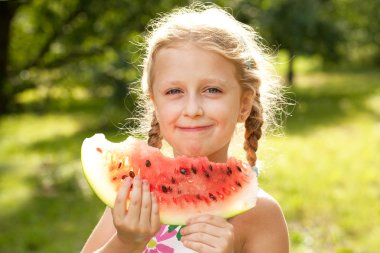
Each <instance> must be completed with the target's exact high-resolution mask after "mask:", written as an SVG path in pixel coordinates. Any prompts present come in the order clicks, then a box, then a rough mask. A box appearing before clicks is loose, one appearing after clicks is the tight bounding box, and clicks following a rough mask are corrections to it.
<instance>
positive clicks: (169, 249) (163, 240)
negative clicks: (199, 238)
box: [143, 225, 195, 253]
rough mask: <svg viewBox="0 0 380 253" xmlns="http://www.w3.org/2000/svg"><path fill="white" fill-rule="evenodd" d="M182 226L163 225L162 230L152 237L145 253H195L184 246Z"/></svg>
mask: <svg viewBox="0 0 380 253" xmlns="http://www.w3.org/2000/svg"><path fill="white" fill-rule="evenodd" d="M181 228H182V226H176V225H162V226H161V228H160V231H158V233H157V234H156V235H155V236H154V237H152V239H150V241H149V242H148V244H147V245H146V247H145V250H144V251H143V253H194V252H195V251H193V250H191V249H189V248H186V247H185V246H183V244H182V242H181V241H180V240H181V233H180V230H181Z"/></svg>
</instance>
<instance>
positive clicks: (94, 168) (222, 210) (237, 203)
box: [81, 134, 258, 225]
mask: <svg viewBox="0 0 380 253" xmlns="http://www.w3.org/2000/svg"><path fill="white" fill-rule="evenodd" d="M134 141H136V139H134V138H133V137H129V138H127V140H125V141H123V142H121V143H113V142H110V141H108V140H107V139H106V137H105V136H104V134H95V135H94V136H92V137H90V138H86V139H85V140H84V141H83V144H82V148H81V160H82V169H83V173H84V176H85V177H86V179H87V182H88V183H89V185H90V187H91V188H92V190H93V191H94V192H95V194H96V195H97V196H98V197H99V199H100V200H101V201H102V202H104V203H105V204H106V205H107V206H108V207H110V208H113V206H114V202H115V199H116V195H117V191H116V190H115V186H114V184H113V183H111V182H110V180H105V178H106V179H107V178H109V175H108V171H107V170H105V169H104V168H105V167H106V166H107V159H108V158H107V155H111V154H110V153H109V152H103V153H100V152H98V151H97V150H96V148H97V147H100V148H101V149H102V150H103V151H107V150H113V149H115V148H117V149H120V150H121V151H123V152H126V151H127V149H128V147H133V144H132V142H134ZM126 153H127V152H126ZM250 177H251V178H250V183H249V184H247V185H245V187H244V188H243V189H241V190H240V191H239V192H237V193H234V196H233V197H234V198H230V200H229V201H226V200H224V201H221V202H219V203H213V206H212V207H211V208H209V209H208V210H207V212H206V213H208V214H212V215H217V216H221V217H223V218H226V219H227V218H230V217H233V216H236V215H238V214H241V213H243V212H246V211H247V210H249V209H251V208H253V207H254V206H255V205H256V199H257V193H258V182H257V176H256V173H253V172H252V173H250ZM95 183H96V185H95ZM201 213H204V210H197V208H196V207H194V208H187V209H185V210H184V209H181V211H180V212H179V211H178V210H174V209H172V210H170V209H169V210H168V209H165V212H163V211H162V210H160V220H161V222H162V223H163V224H173V225H184V224H185V223H186V221H187V220H188V219H189V218H190V217H193V216H196V215H198V214H201Z"/></svg>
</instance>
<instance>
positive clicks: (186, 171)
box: [179, 168, 189, 175]
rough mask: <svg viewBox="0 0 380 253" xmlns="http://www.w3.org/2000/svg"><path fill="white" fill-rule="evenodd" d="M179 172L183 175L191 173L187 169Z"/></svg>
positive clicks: (181, 169)
mask: <svg viewBox="0 0 380 253" xmlns="http://www.w3.org/2000/svg"><path fill="white" fill-rule="evenodd" d="M179 172H181V174H182V175H187V174H188V173H189V171H188V169H186V168H180V169H179Z"/></svg>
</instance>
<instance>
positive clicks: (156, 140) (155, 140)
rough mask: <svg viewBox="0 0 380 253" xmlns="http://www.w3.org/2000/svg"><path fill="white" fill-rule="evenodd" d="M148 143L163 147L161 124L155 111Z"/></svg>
mask: <svg viewBox="0 0 380 253" xmlns="http://www.w3.org/2000/svg"><path fill="white" fill-rule="evenodd" d="M148 145H149V146H152V147H156V148H161V146H162V136H161V132H160V124H159V123H158V120H157V117H156V113H155V112H153V117H152V122H151V123H150V130H149V132H148Z"/></svg>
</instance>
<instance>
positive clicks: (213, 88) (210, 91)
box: [205, 87, 222, 93]
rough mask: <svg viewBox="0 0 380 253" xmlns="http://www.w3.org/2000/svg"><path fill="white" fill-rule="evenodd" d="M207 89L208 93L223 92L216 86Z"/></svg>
mask: <svg viewBox="0 0 380 253" xmlns="http://www.w3.org/2000/svg"><path fill="white" fill-rule="evenodd" d="M205 91H206V92H208V93H222V91H221V90H220V89H219V88H216V87H210V88H207V89H206V90H205Z"/></svg>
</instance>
